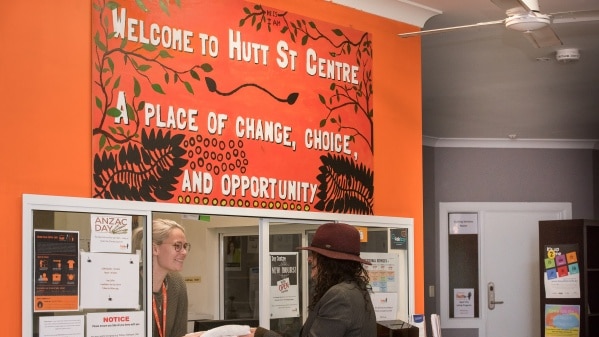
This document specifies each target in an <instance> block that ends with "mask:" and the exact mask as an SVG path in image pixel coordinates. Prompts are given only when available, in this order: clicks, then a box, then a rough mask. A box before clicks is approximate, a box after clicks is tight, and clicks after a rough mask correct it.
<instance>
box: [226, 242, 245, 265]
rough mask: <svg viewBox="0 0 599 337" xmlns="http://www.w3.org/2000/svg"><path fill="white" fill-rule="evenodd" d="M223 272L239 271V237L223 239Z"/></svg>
mask: <svg viewBox="0 0 599 337" xmlns="http://www.w3.org/2000/svg"><path fill="white" fill-rule="evenodd" d="M225 240H226V243H225V270H226V271H240V270H241V237H240V236H227V237H225Z"/></svg>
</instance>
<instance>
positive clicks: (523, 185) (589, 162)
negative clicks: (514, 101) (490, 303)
mask: <svg viewBox="0 0 599 337" xmlns="http://www.w3.org/2000/svg"><path fill="white" fill-rule="evenodd" d="M423 167H424V172H423V176H424V181H423V184H424V192H423V193H424V266H425V267H424V282H425V302H424V303H425V313H426V316H427V318H428V317H430V314H431V313H439V311H440V304H439V300H438V296H435V297H433V298H431V297H429V296H428V295H429V294H428V289H429V285H435V289H436V290H438V289H439V284H440V280H439V273H438V271H439V259H438V253H437V249H438V247H439V242H438V237H439V235H438V220H437V219H438V205H439V203H440V202H571V203H572V217H573V218H585V219H594V218H599V151H597V150H590V149H493V148H433V147H428V146H424V147H423ZM435 295H438V294H435ZM427 321H430V320H427ZM428 323H429V324H430V322H428ZM430 331H431V330H430V325H429V326H428V327H427V332H428V334H429V336H430V335H431V334H430ZM454 336H455V337H458V336H460V337H465V336H473V337H476V336H478V331H476V330H474V331H472V329H461V330H460V329H451V330H449V329H447V330H443V337H454Z"/></svg>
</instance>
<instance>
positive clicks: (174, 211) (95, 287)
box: [22, 195, 414, 337]
mask: <svg viewBox="0 0 599 337" xmlns="http://www.w3.org/2000/svg"><path fill="white" fill-rule="evenodd" d="M290 214H291V215H294V216H298V215H300V213H298V212H291V213H288V212H282V211H272V210H247V209H236V208H228V207H210V206H198V205H164V204H160V203H139V202H130V201H115V200H97V199H85V198H70V197H54V196H35V195H27V196H24V201H23V274H22V277H23V293H22V298H23V307H22V311H23V315H22V317H23V322H22V331H23V334H22V335H23V336H24V337H29V336H33V337H37V336H41V335H45V336H49V335H51V334H52V333H55V334H56V333H62V334H63V335H64V334H66V335H77V336H92V335H97V334H98V333H102V332H103V329H105V328H106V329H108V330H107V331H109V333H106V334H105V335H109V334H110V332H114V331H119V332H121V331H124V330H127V329H125V327H128V328H131V327H132V326H135V328H134V329H133V331H136V333H141V336H150V337H151V336H153V333H152V332H151V330H152V329H151V327H152V325H153V316H152V309H151V308H152V305H151V299H152V293H151V291H149V287H150V286H151V282H152V280H151V277H150V276H149V275H151V273H152V266H151V263H147V262H146V263H144V260H145V261H151V259H152V255H151V250H150V251H148V250H146V249H145V248H144V247H149V246H148V245H149V244H151V239H152V238H151V237H150V236H151V235H143V240H142V244H141V245H140V246H137V245H136V246H135V247H134V246H133V237H132V236H133V234H132V232H133V231H134V230H135V229H136V228H140V229H141V230H142V232H143V233H144V234H145V233H147V226H148V224H149V223H151V221H152V220H153V219H158V218H166V219H171V220H175V221H176V222H178V223H179V224H181V225H183V227H185V229H186V230H185V233H186V236H187V241H188V242H189V243H191V247H193V249H191V250H189V252H188V254H187V256H186V258H185V261H184V267H183V269H182V271H181V272H180V273H181V275H182V276H183V279H184V281H185V284H186V288H187V295H188V317H187V330H188V332H194V331H203V330H208V329H210V328H214V327H217V326H220V325H223V324H236V323H238V324H248V325H251V326H258V325H260V326H262V327H265V328H270V329H272V330H275V331H278V332H279V333H281V334H282V335H283V336H290V337H291V336H298V333H299V330H300V328H301V326H302V324H303V322H304V320H305V319H306V317H307V307H308V301H309V298H310V291H309V273H308V272H307V271H308V270H309V268H308V264H307V263H308V262H307V257H308V255H307V253H306V252H305V251H298V250H297V247H299V246H306V245H309V243H310V241H311V237H312V235H313V233H314V232H315V230H316V229H317V228H318V226H319V225H321V224H322V223H325V222H331V221H342V222H346V223H350V224H352V225H354V226H356V227H357V228H359V230H360V231H361V233H362V236H363V243H362V245H361V250H362V252H363V257H364V258H367V259H372V261H376V263H373V265H375V266H376V267H377V269H376V270H372V271H371V272H370V273H371V283H372V286H373V290H375V294H374V295H375V296H387V295H390V297H391V298H392V299H391V301H388V300H387V301H386V302H385V303H387V304H388V305H375V307H376V308H377V317H378V314H379V313H380V314H381V316H380V318H381V319H385V318H387V317H392V319H402V320H406V321H407V320H408V317H409V313H410V312H412V310H413V301H412V296H413V294H414V290H413V282H412V281H411V280H413V278H412V275H413V265H412V263H413V251H412V249H411V248H410V247H409V243H410V242H412V240H413V237H412V233H410V231H409V229H410V228H411V226H412V220H411V219H407V218H386V217H372V216H352V215H339V214H323V213H309V212H302V213H301V215H302V216H303V217H304V219H293V218H285V217H282V216H284V215H290ZM333 219H334V220H333ZM264 238H268V239H264ZM383 271H384V272H383ZM377 292H378V295H377ZM375 300H376V298H375ZM380 302H381V303H382V302H383V301H382V297H381V301H380ZM40 330H43V333H41V332H40ZM58 330H60V331H58ZM113 334H114V333H113Z"/></svg>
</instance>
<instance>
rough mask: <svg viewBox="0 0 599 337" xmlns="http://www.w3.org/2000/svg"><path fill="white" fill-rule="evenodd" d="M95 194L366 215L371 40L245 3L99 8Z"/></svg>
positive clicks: (128, 1) (126, 3)
mask: <svg viewBox="0 0 599 337" xmlns="http://www.w3.org/2000/svg"><path fill="white" fill-rule="evenodd" d="M92 34H93V44H92V82H93V83H92V102H91V103H92V135H93V137H92V155H93V159H92V160H93V184H92V195H93V197H95V198H105V199H125V200H141V201H158V202H172V203H181V204H200V205H214V206H234V207H251V208H269V209H282V210H302V211H324V212H339V213H354V214H372V213H373V203H374V200H373V179H374V178H373V176H374V170H373V157H374V155H373V148H374V145H373V138H374V137H373V116H374V109H373V102H374V101H373V89H372V38H371V36H370V34H368V33H365V32H360V31H356V30H354V29H351V28H348V27H337V26H335V25H332V24H329V23H326V22H322V21H317V20H312V19H310V18H306V17H303V16H300V15H296V14H293V13H289V12H286V11H281V10H277V9H274V8H267V7H264V6H261V5H259V4H253V3H248V2H243V1H237V0H232V1H209V0H196V1H184V0H181V1H175V2H162V1H161V2H150V1H143V0H137V1H134V0H123V1H109V2H105V1H94V2H93V11H92Z"/></svg>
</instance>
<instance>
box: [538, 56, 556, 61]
mask: <svg viewBox="0 0 599 337" xmlns="http://www.w3.org/2000/svg"><path fill="white" fill-rule="evenodd" d="M551 60H552V58H551V57H547V56H542V57H537V61H539V62H547V61H551Z"/></svg>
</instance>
